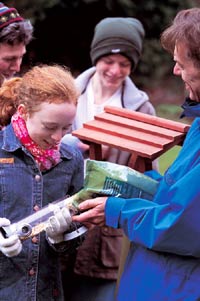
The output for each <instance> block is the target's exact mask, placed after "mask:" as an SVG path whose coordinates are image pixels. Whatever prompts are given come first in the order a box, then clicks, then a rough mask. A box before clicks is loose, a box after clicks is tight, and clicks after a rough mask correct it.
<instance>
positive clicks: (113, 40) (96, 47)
mask: <svg viewBox="0 0 200 301" xmlns="http://www.w3.org/2000/svg"><path fill="white" fill-rule="evenodd" d="M144 35H145V32H144V27H143V25H142V23H141V22H140V21H139V20H137V19H135V18H105V19H103V20H102V21H100V22H99V23H98V24H97V25H96V27H95V31H94V37H93V40H92V43H91V51H90V57H91V60H92V64H93V65H96V62H97V61H98V59H99V58H101V57H102V56H105V55H108V54H116V53H121V54H123V55H125V56H126V57H127V58H128V59H129V60H130V61H131V63H132V69H135V67H136V66H137V63H138V61H139V58H140V56H141V52H142V44H143V39H144Z"/></svg>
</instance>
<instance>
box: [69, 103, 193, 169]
mask: <svg viewBox="0 0 200 301" xmlns="http://www.w3.org/2000/svg"><path fill="white" fill-rule="evenodd" d="M189 128H190V125H188V124H184V123H180V122H176V121H172V120H168V119H165V118H161V117H157V116H151V115H148V114H144V113H140V112H135V111H131V110H129V109H124V108H117V107H111V106H107V107H105V108H104V112H103V113H101V114H99V115H96V116H95V118H94V120H92V121H89V122H86V123H84V124H83V127H82V128H80V129H78V130H75V131H73V132H72V135H74V136H76V137H78V138H79V139H80V140H82V141H83V142H84V143H86V144H89V146H90V148H89V158H90V159H93V160H100V161H101V160H102V145H107V146H110V147H114V148H117V149H119V150H123V151H128V152H130V154H131V156H130V159H129V162H128V166H129V167H131V168H134V169H136V170H138V171H140V172H144V171H146V170H150V169H152V161H153V160H155V159H156V158H158V157H159V156H161V155H162V154H163V153H165V152H166V151H167V150H169V149H170V148H172V147H173V146H175V145H181V144H182V142H183V141H184V139H185V136H186V133H187V131H188V130H189Z"/></svg>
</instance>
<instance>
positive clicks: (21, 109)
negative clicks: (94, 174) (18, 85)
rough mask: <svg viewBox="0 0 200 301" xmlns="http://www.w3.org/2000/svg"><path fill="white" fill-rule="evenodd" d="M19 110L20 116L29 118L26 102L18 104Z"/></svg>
mask: <svg viewBox="0 0 200 301" xmlns="http://www.w3.org/2000/svg"><path fill="white" fill-rule="evenodd" d="M17 112H18V113H19V114H20V116H21V117H22V118H23V119H24V120H26V119H27V117H28V112H27V109H26V107H25V105H24V104H20V105H19V106H18V108H17Z"/></svg>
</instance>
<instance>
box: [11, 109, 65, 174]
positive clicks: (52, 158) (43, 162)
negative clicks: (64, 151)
mask: <svg viewBox="0 0 200 301" xmlns="http://www.w3.org/2000/svg"><path fill="white" fill-rule="evenodd" d="M11 123H12V126H13V129H14V132H15V135H16V136H17V138H18V139H19V141H20V142H21V143H22V144H23V145H24V146H25V147H26V149H27V150H28V151H29V152H30V153H31V154H32V155H33V157H34V159H35V161H36V162H37V163H38V165H39V168H40V170H41V171H44V170H48V169H50V168H51V167H53V166H54V165H56V164H57V163H58V162H59V161H60V152H59V148H58V146H56V147H54V148H53V147H52V148H50V149H42V148H40V147H39V145H38V144H36V143H35V142H34V141H33V140H32V139H31V137H30V136H29V134H28V130H27V127H26V123H25V121H24V119H23V118H22V117H21V116H20V114H19V113H15V114H14V115H13V116H12V119H11Z"/></svg>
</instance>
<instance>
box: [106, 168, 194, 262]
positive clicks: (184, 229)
mask: <svg viewBox="0 0 200 301" xmlns="http://www.w3.org/2000/svg"><path fill="white" fill-rule="evenodd" d="M199 174H200V166H199V165H197V166H196V167H195V168H193V169H192V170H191V171H189V172H188V173H187V174H186V175H185V176H184V177H182V178H181V179H180V180H179V181H177V182H176V183H175V184H173V185H172V186H170V187H169V189H168V190H167V192H164V193H162V189H159V192H158V193H157V194H156V195H155V198H154V201H153V202H150V201H148V200H145V199H139V198H136V199H127V200H126V199H118V198H108V200H107V203H106V208H105V214H106V224H107V225H108V226H111V227H114V228H117V227H120V228H122V229H123V230H124V232H125V234H126V235H127V237H128V238H129V240H130V241H132V242H135V243H137V244H140V245H142V246H145V247H147V248H150V249H153V250H157V251H163V252H170V253H175V254H178V255H187V256H195V257H200V218H199V216H200V189H199V183H198V179H199ZM161 185H162V183H161Z"/></svg>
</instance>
